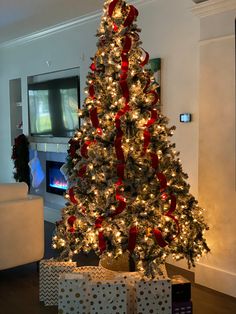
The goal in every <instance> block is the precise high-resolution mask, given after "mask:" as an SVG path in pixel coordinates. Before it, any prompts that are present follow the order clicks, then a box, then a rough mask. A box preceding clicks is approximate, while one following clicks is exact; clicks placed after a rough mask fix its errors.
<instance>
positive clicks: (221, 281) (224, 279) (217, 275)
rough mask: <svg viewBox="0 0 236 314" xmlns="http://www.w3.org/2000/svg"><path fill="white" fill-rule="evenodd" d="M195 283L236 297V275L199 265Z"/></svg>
mask: <svg viewBox="0 0 236 314" xmlns="http://www.w3.org/2000/svg"><path fill="white" fill-rule="evenodd" d="M195 283H196V284H199V285H201V286H205V287H207V288H210V289H213V290H216V291H219V292H221V293H224V294H227V295H230V296H232V297H234V298H235V297H236V274H235V273H232V272H228V271H225V270H223V269H220V268H216V267H213V266H208V265H205V264H201V263H198V264H197V266H196V268H195Z"/></svg>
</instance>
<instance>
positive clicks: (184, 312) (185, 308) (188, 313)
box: [172, 301, 193, 314]
mask: <svg viewBox="0 0 236 314" xmlns="http://www.w3.org/2000/svg"><path fill="white" fill-rule="evenodd" d="M192 313H193V305H192V301H187V302H173V303H172V314H192Z"/></svg>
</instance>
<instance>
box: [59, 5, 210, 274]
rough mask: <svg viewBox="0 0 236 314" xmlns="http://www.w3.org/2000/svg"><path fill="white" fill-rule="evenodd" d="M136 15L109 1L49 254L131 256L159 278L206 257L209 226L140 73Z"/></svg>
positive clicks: (151, 84)
mask: <svg viewBox="0 0 236 314" xmlns="http://www.w3.org/2000/svg"><path fill="white" fill-rule="evenodd" d="M137 16H138V11H137V9H136V8H135V7H134V6H132V5H128V4H126V2H125V1H124V0H107V1H105V4H104V14H103V17H102V20H101V24H100V28H99V30H98V32H97V36H98V43H97V52H96V54H95V56H94V58H93V59H92V64H91V66H90V72H89V73H88V76H87V87H86V92H87V94H88V95H87V97H86V99H85V101H84V106H83V109H82V110H80V112H79V115H80V117H81V119H82V121H83V124H82V127H81V128H80V129H79V130H77V131H76V132H75V134H74V137H73V138H72V139H71V140H70V142H69V143H70V147H69V150H68V157H67V163H66V167H67V175H68V180H69V183H70V188H69V189H68V191H67V194H66V198H67V203H66V206H65V208H64V209H63V211H62V220H61V221H60V222H58V223H57V227H56V232H55V236H54V237H53V247H54V248H56V249H60V250H61V257H62V258H67V257H68V258H72V257H73V255H74V254H77V253H78V252H79V251H81V250H83V251H84V252H88V251H90V250H95V252H97V254H99V255H100V256H101V257H104V256H109V257H111V258H114V259H115V258H118V257H119V256H121V255H122V254H124V253H127V252H129V254H130V256H131V257H132V258H133V260H134V261H135V262H136V265H137V269H138V270H140V271H144V273H145V274H146V275H147V276H155V274H156V273H157V272H158V271H159V270H160V265H162V264H164V263H165V260H166V258H167V256H168V255H170V254H172V256H173V257H174V258H175V259H176V260H179V259H182V258H186V259H187V261H188V265H189V266H191V265H193V266H194V261H195V260H196V259H198V258H199V257H200V256H202V254H203V253H205V252H208V251H209V248H208V246H207V244H206V240H205V238H204V232H205V230H206V229H208V227H207V225H206V223H205V222H204V218H203V209H201V208H200V207H199V206H198V203H197V201H196V199H195V198H194V197H193V196H192V195H191V194H190V193H189V188H190V186H189V184H188V183H187V182H186V179H187V175H186V174H185V173H184V172H183V170H182V165H181V162H180V160H179V158H178V155H179V153H177V152H176V151H175V150H174V147H175V145H174V144H173V143H171V142H170V140H169V138H170V137H171V136H172V134H173V130H174V127H168V124H167V123H168V119H167V118H166V117H165V116H164V115H163V114H161V112H160V99H159V95H158V93H157V87H158V85H157V83H156V82H155V79H154V77H153V75H152V73H151V72H150V70H147V69H146V68H145V65H146V64H147V63H148V60H149V55H148V53H147V52H146V51H145V50H144V49H142V48H141V41H140V37H139V32H140V30H139V29H138V28H137V25H136V24H135V21H136V18H137Z"/></svg>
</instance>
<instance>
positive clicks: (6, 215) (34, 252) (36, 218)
mask: <svg viewBox="0 0 236 314" xmlns="http://www.w3.org/2000/svg"><path fill="white" fill-rule="evenodd" d="M43 255H44V217H43V199H42V197H40V196H34V195H28V186H27V185H26V184H25V183H23V182H22V183H6V184H0V270H3V269H7V268H12V267H15V266H19V265H23V264H27V263H31V262H36V261H39V260H40V259H41V258H42V257H43Z"/></svg>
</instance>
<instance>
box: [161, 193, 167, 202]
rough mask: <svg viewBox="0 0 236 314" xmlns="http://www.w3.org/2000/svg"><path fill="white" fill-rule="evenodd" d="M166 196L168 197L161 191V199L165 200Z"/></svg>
mask: <svg viewBox="0 0 236 314" xmlns="http://www.w3.org/2000/svg"><path fill="white" fill-rule="evenodd" d="M167 198H168V194H167V193H162V194H161V199H162V200H163V201H165V200H167Z"/></svg>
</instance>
